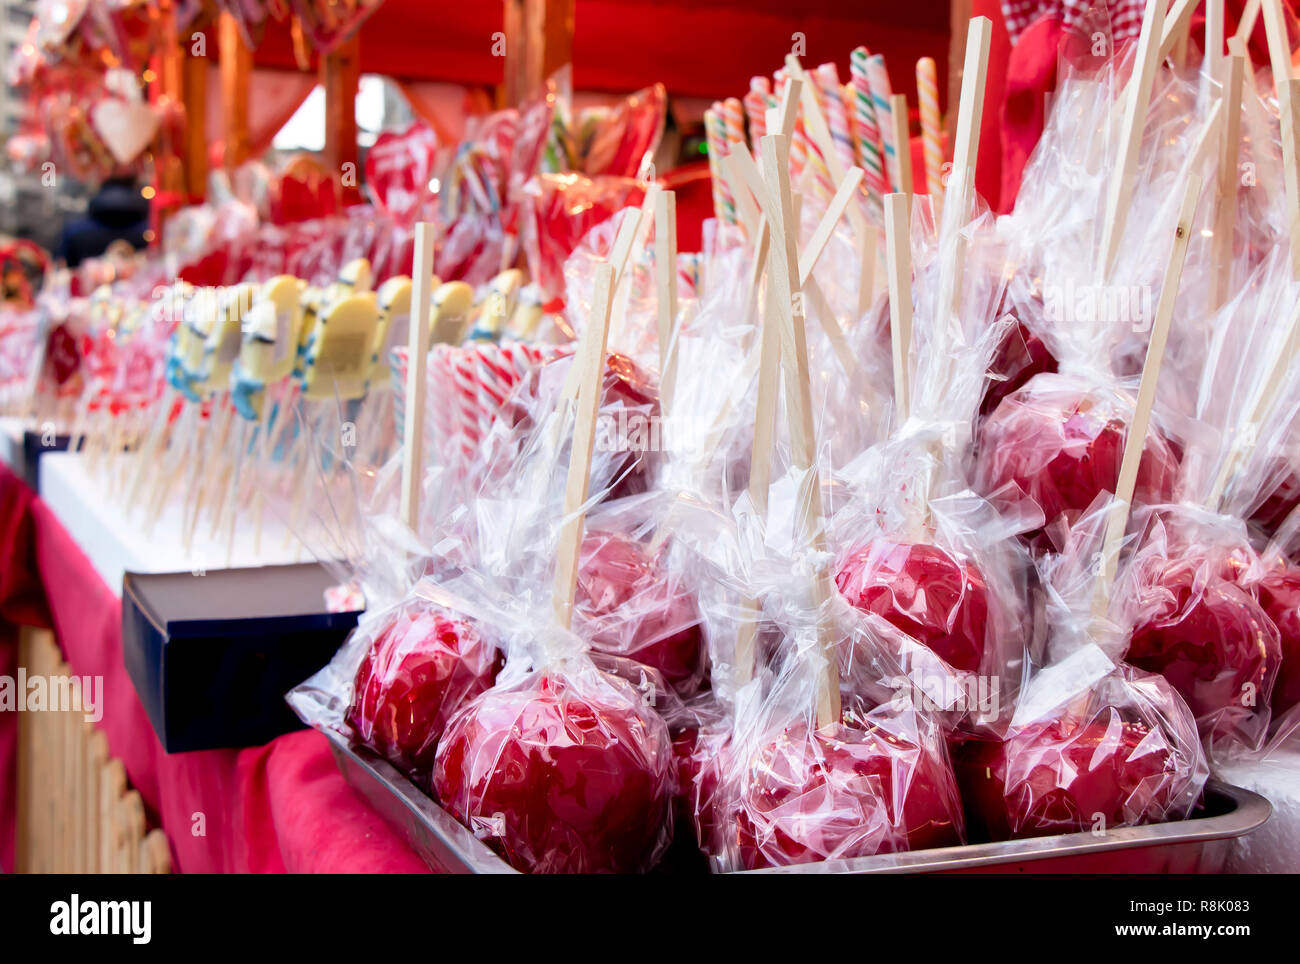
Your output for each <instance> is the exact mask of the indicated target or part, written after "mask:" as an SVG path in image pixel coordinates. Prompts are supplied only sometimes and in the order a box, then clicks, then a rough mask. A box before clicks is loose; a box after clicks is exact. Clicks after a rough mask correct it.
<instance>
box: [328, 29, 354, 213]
mask: <svg viewBox="0 0 1300 964" xmlns="http://www.w3.org/2000/svg"><path fill="white" fill-rule="evenodd" d="M320 83H321V86H322V87H323V88H325V167H326V169H327V170H328V171H329V172H330V176H331V177H333V178H334V183H335V184H337V185H338V186H339V192H340V194H339V200H341V201H342V202H343V204H345V205H347V204H355V203H356V202H357V201H358V200H359V199H360V196H361V195H360V192H359V189H358V187H357V185H358V184H359V183H360V171H359V170H358V168H357V88H358V87H359V85H360V83H361V34H360V32H359V31H358V32H357V33H355V34H353V35H352V37H351V39H349V40H347V41H345V42H344V43H342V44H341V45H339V47H338V48H336V49H335V50H334V52H333V53H330V54H326V55H325V57H324V58H323V59H322V60H321V65H320Z"/></svg>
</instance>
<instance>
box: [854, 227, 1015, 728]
mask: <svg viewBox="0 0 1300 964" xmlns="http://www.w3.org/2000/svg"><path fill="white" fill-rule="evenodd" d="M917 220H918V230H916V231H915V233H914V244H913V247H914V248H915V249H916V251H915V254H914V262H915V264H916V265H917V278H918V281H917V284H916V285H915V288H914V291H915V294H914V302H915V312H914V318H915V321H914V339H913V343H912V344H913V350H912V353H911V359H910V367H911V369H912V371H913V373H914V374H913V377H912V384H911V404H910V416H909V418H908V419H907V420H906V421H904V422H902V423H901V424H895V426H894V428H893V431H892V434H891V435H890V437H889V438H887V439H885V440H883V441H880V442H878V443H877V444H875V445H873V446H871V447H870V448H868V449H867V450H866V451H865V452H863V453H861V454H860V455H858V456H857V457H855V458H853V459H852V460H850V461H848V462H847V463H845V464H843V465H839V466H837V467H836V477H837V479H839V480H842V481H843V483H844V489H845V491H844V492H843V493H837V495H839V501H838V503H837V504H834V514H833V516H832V519H831V535H832V540H831V541H832V544H833V545H834V546H835V547H836V553H837V556H836V563H835V570H834V571H835V580H836V585H837V589H838V590H839V592H840V594H841V595H843V597H844V598H845V599H846V600H848V601H849V602H850V603H851V604H852V605H854V606H856V607H858V608H859V609H861V610H862V611H863V612H864V613H866V614H868V618H870V619H872V620H876V621H878V622H880V623H885V624H888V625H889V626H891V627H892V628H893V629H895V630H897V631H898V632H897V634H896V636H895V637H892V638H895V639H897V640H898V642H897V643H894V644H890V643H887V644H886V645H887V646H888V647H890V648H892V649H893V651H894V652H893V658H894V664H895V666H896V668H897V672H899V673H901V674H903V676H904V677H905V678H909V679H910V680H911V681H912V683H913V684H914V685H915V686H916V687H918V689H919V690H921V691H923V692H925V693H927V695H928V697H929V698H930V699H932V700H933V701H935V704H936V706H938V707H942V708H944V709H945V710H946V711H948V712H950V713H951V714H952V716H951V719H950V722H951V723H954V724H956V723H959V722H961V721H962V720H963V718H964V717H967V714H966V711H965V709H964V708H963V704H964V703H965V694H966V693H967V692H968V691H969V690H970V689H971V687H972V685H974V686H976V687H978V685H979V683H980V682H981V681H982V682H983V683H984V684H986V685H988V686H993V687H996V688H997V689H998V690H999V691H1000V693H1001V695H1002V698H1003V700H1004V701H1005V702H1004V704H1003V705H1002V707H1001V709H1003V710H1005V711H1006V712H1009V708H1010V706H1011V704H1012V701H1013V698H1014V692H1015V689H1016V687H1017V686H1018V684H1019V681H1020V677H1021V674H1022V670H1023V659H1024V652H1025V650H1026V648H1027V647H1028V646H1029V644H1030V641H1031V636H1032V631H1033V621H1032V618H1031V614H1030V613H1029V612H1028V611H1027V607H1026V606H1025V604H1024V600H1025V599H1026V598H1027V586H1028V578H1029V574H1030V572H1031V566H1030V563H1029V559H1028V556H1027V555H1026V554H1025V552H1024V550H1023V548H1022V547H1021V546H1020V545H1019V544H1018V542H1017V541H1016V540H1015V538H1014V536H1015V535H1016V534H1017V533H1018V532H1020V531H1023V530H1024V529H1025V528H1029V527H1032V526H1033V525H1035V524H1038V522H1039V519H1038V517H1036V516H1034V515H1032V514H1030V515H1029V517H1028V518H1026V517H1024V516H1022V515H1016V514H1009V515H1006V516H1003V515H1000V514H999V513H998V512H997V511H996V510H995V509H994V507H993V505H992V504H990V503H989V502H987V501H986V500H984V499H983V498H981V497H980V496H978V495H977V494H976V493H975V492H973V491H972V490H971V489H970V487H969V483H968V482H967V476H966V465H967V462H968V459H969V456H970V451H971V441H972V435H973V429H974V424H975V419H976V416H977V412H978V409H979V406H980V400H981V398H982V396H983V392H984V388H985V385H986V383H987V371H988V366H989V362H990V360H991V358H992V356H993V354H994V352H995V351H996V350H997V346H998V345H999V344H1000V342H1001V340H1002V339H1003V338H1004V337H1005V334H1006V331H1007V328H1008V325H1009V324H1011V322H1010V321H1009V319H1006V318H1004V317H1001V316H1000V315H999V313H998V312H999V310H1000V307H1001V305H1002V300H1003V272H1002V262H1001V254H1002V252H1001V246H1000V245H999V244H998V243H997V241H996V239H994V238H992V236H991V233H990V231H989V226H990V220H989V219H988V218H987V217H981V218H977V219H974V220H971V221H969V222H966V223H961V222H960V221H959V220H957V218H956V214H955V213H954V214H953V217H952V219H951V221H950V224H948V225H946V226H944V228H943V231H944V234H943V235H942V238H943V240H942V242H941V241H940V239H938V238H936V237H935V236H934V235H933V233H932V231H933V229H932V228H931V227H929V226H928V224H927V223H925V222H924V221H923V220H922V219H921V217H920V216H919V215H918V218H917ZM958 243H960V244H961V245H963V246H964V247H965V248H966V253H965V257H964V261H963V265H964V266H963V276H962V281H961V283H960V285H959V287H958V288H957V296H956V302H955V304H953V305H950V306H949V307H947V308H944V307H941V303H942V297H943V296H942V295H941V294H940V292H941V290H942V289H944V288H945V280H944V278H945V272H946V271H948V270H949V268H948V265H949V264H951V263H952V262H951V260H949V259H951V257H952V255H951V246H952V245H955V244H958ZM948 290H951V289H948ZM954 309H955V310H954ZM886 638H887V639H889V638H891V637H889V636H888V634H887V635H886ZM967 722H969V723H970V724H971V725H977V726H997V725H998V724H999V721H998V719H997V718H996V716H994V717H989V716H987V715H985V714H981V713H973V714H970V716H969V717H967ZM1001 722H1002V724H1005V719H1003V720H1002V721H1001Z"/></svg>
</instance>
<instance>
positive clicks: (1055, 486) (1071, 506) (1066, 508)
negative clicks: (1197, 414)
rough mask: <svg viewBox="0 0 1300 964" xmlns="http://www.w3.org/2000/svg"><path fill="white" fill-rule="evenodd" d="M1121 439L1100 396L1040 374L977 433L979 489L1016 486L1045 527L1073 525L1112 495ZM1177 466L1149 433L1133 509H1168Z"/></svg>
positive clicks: (1109, 404)
mask: <svg viewBox="0 0 1300 964" xmlns="http://www.w3.org/2000/svg"><path fill="white" fill-rule="evenodd" d="M1126 436H1127V425H1126V415H1125V414H1124V412H1123V411H1122V410H1121V408H1120V406H1118V405H1117V404H1115V403H1114V401H1113V400H1111V399H1109V398H1108V397H1106V396H1104V395H1095V394H1093V395H1090V394H1085V393H1080V392H1076V391H1073V390H1070V389H1069V387H1068V383H1066V382H1064V380H1062V379H1060V377H1059V376H1055V375H1038V376H1035V377H1034V378H1033V379H1031V380H1030V382H1029V384H1027V385H1026V386H1025V387H1024V388H1021V389H1020V390H1019V391H1016V392H1013V393H1012V394H1010V395H1008V396H1007V397H1006V398H1005V399H1003V401H1002V403H1001V404H1000V405H999V406H998V407H997V410H996V411H994V412H993V414H992V415H990V416H989V417H988V418H987V419H985V420H984V422H983V424H982V425H981V427H980V434H979V454H978V463H977V469H976V477H977V487H978V488H979V489H980V491H982V492H984V493H985V494H989V495H991V494H993V493H995V492H997V491H998V490H999V489H1002V488H1003V487H1004V486H1007V485H1008V484H1014V485H1015V486H1017V487H1018V488H1019V489H1020V491H1021V492H1023V493H1024V494H1025V495H1026V496H1028V497H1029V498H1030V499H1032V500H1033V501H1034V502H1035V503H1037V504H1038V507H1039V508H1040V509H1042V512H1043V517H1044V520H1045V521H1046V522H1047V523H1051V522H1053V521H1055V520H1056V519H1057V518H1058V517H1059V516H1061V515H1062V514H1064V515H1065V516H1066V518H1067V519H1068V520H1069V521H1070V522H1073V521H1074V520H1075V519H1076V518H1077V517H1078V515H1079V514H1080V513H1081V512H1083V511H1084V510H1085V509H1087V508H1088V507H1089V506H1090V505H1091V504H1092V501H1093V500H1094V499H1095V498H1096V497H1097V496H1098V495H1100V494H1101V493H1102V492H1114V491H1115V486H1116V484H1117V482H1118V480H1119V465H1120V460H1121V459H1122V457H1123V454H1124V441H1125V438H1126ZM1176 472H1177V459H1176V457H1175V455H1174V452H1173V449H1172V448H1171V447H1170V445H1169V443H1168V442H1166V441H1165V439H1164V438H1163V437H1162V436H1161V435H1160V433H1159V432H1158V431H1157V430H1156V429H1155V428H1154V427H1152V428H1151V429H1150V430H1149V431H1148V433H1147V440H1146V446H1145V449H1144V450H1143V453H1142V459H1141V461H1140V462H1139V464H1138V477H1137V488H1136V491H1135V494H1134V499H1135V502H1136V503H1138V504H1147V505H1150V504H1157V503H1162V502H1168V501H1169V500H1170V498H1171V497H1172V495H1173V488H1174V481H1175V477H1176Z"/></svg>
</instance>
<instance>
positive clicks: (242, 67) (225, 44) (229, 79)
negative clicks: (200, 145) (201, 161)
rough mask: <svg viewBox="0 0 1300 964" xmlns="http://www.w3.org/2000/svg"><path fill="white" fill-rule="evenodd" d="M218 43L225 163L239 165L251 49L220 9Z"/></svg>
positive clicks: (244, 155) (244, 156)
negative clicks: (219, 47) (219, 46)
mask: <svg viewBox="0 0 1300 964" xmlns="http://www.w3.org/2000/svg"><path fill="white" fill-rule="evenodd" d="M218 40H219V42H220V45H221V61H220V67H221V126H222V137H223V139H224V144H225V158H224V161H225V166H226V167H227V168H233V167H238V166H239V165H240V164H242V163H244V161H246V160H248V155H249V153H250V150H251V147H250V144H249V139H248V83H249V74H250V73H251V72H252V70H253V52H252V51H251V50H249V49H248V47H246V46H245V45H244V38H243V37H242V36H240V33H239V24H238V23H237V22H236V21H235V18H234V16H233V15H232V14H229V13H225V12H223V13H222V14H221V19H220V21H219V22H218Z"/></svg>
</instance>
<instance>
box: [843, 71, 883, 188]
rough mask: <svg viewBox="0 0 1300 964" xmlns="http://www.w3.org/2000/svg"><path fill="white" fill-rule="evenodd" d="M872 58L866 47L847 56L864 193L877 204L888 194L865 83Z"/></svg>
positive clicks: (877, 130) (873, 111) (872, 107)
mask: <svg viewBox="0 0 1300 964" xmlns="http://www.w3.org/2000/svg"><path fill="white" fill-rule="evenodd" d="M870 56H871V55H870V54H869V53H868V52H867V48H866V47H859V48H857V49H856V50H854V51H853V53H852V54H851V55H850V56H849V73H850V78H851V80H852V83H853V106H854V117H855V118H856V120H857V134H858V160H859V162H860V163H861V164H862V169H863V170H864V171H865V172H866V175H867V176H866V182H867V192H868V193H869V194H870V195H871V197H872V198H873V199H874V200H876V201H879V200H880V199H881V198H882V197H883V196H884V195H885V194H888V193H889V181H888V180H887V178H886V177H885V167H884V158H883V157H882V154H881V151H882V147H881V144H880V128H879V127H878V126H877V125H876V105H875V101H874V99H873V98H872V96H871V84H870V83H869V82H868V80H867V59H868V58H869V57H870Z"/></svg>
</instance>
